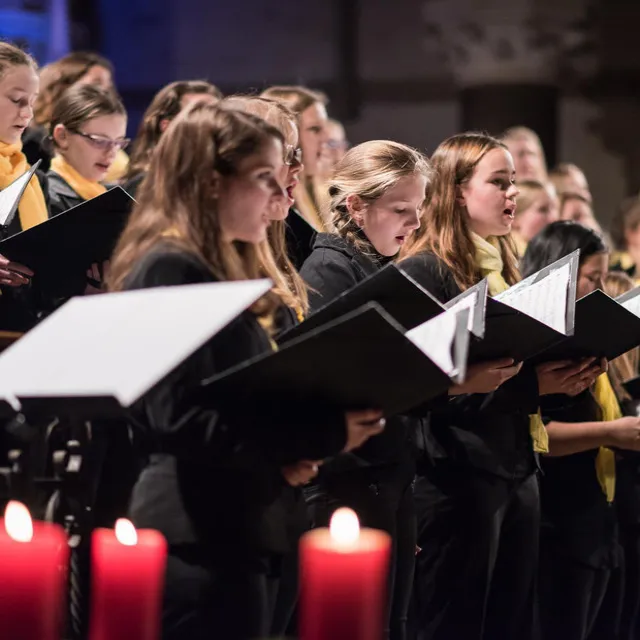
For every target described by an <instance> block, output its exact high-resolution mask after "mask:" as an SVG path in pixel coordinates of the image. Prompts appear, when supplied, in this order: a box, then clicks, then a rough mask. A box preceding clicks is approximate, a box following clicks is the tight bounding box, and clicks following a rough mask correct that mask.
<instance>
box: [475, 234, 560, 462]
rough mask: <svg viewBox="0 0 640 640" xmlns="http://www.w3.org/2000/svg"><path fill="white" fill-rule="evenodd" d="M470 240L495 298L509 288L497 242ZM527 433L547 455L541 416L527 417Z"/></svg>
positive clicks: (535, 447)
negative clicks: (503, 272)
mask: <svg viewBox="0 0 640 640" xmlns="http://www.w3.org/2000/svg"><path fill="white" fill-rule="evenodd" d="M471 239H472V240H473V244H474V245H475V249H476V256H475V261H476V264H477V265H478V268H479V269H480V271H481V272H482V275H483V276H484V277H485V278H486V279H487V283H488V285H489V293H490V294H491V295H492V296H496V295H498V294H499V293H502V292H503V291H506V290H507V289H508V288H509V285H508V284H507V281H506V280H505V279H504V277H503V275H502V268H503V266H504V265H503V263H502V255H501V254H500V249H499V248H498V240H497V239H496V238H493V237H492V238H490V239H489V240H485V239H484V238H481V237H480V236H479V235H477V234H475V233H472V234H471ZM529 433H530V434H531V440H532V441H533V450H534V451H535V452H536V453H549V435H548V434H547V430H546V429H545V426H544V422H542V415H541V414H540V410H539V409H538V413H534V414H531V415H530V416H529Z"/></svg>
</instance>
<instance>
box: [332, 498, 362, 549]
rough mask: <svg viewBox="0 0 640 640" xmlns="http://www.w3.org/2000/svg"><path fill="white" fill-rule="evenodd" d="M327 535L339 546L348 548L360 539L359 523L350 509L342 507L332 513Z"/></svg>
mask: <svg viewBox="0 0 640 640" xmlns="http://www.w3.org/2000/svg"><path fill="white" fill-rule="evenodd" d="M329 533H330V534H331V538H332V539H333V541H334V542H336V543H337V544H338V545H340V546H350V545H353V544H354V543H356V542H357V541H358V538H359V537H360V522H359V521H358V516H357V515H356V513H355V511H353V510H352V509H347V508H346V507H342V508H341V509H338V510H337V511H335V512H334V514H333V516H332V517H331V522H330V524H329Z"/></svg>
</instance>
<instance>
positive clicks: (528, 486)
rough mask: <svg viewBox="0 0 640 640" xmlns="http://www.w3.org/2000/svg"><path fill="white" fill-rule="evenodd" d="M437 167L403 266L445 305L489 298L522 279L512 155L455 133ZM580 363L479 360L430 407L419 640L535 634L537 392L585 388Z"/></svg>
mask: <svg viewBox="0 0 640 640" xmlns="http://www.w3.org/2000/svg"><path fill="white" fill-rule="evenodd" d="M432 165H433V169H434V172H435V177H434V180H433V181H432V183H431V184H430V186H429V187H428V189H427V198H426V206H425V212H424V225H423V227H422V228H421V229H420V233H419V235H418V236H414V239H413V242H412V244H411V246H409V247H408V250H407V251H406V257H407V259H406V260H403V261H401V262H400V268H401V269H403V270H404V271H406V272H407V273H408V274H409V275H411V276H412V277H413V278H415V279H416V280H417V281H418V282H419V283H420V284H422V285H423V286H424V287H425V288H427V289H428V290H429V291H430V292H431V293H433V294H434V295H435V296H436V297H437V298H438V299H440V300H441V301H442V302H447V301H448V300H450V299H452V298H454V297H455V296H457V295H458V294H459V293H460V292H461V291H463V290H465V289H467V288H469V287H471V286H473V285H474V284H476V283H477V282H479V281H480V280H481V279H482V278H483V277H486V278H487V279H488V284H489V290H490V292H491V294H492V295H495V294H497V293H499V292H500V291H503V290H505V289H506V288H508V286H509V285H511V284H514V283H515V282H516V281H517V280H518V278H519V275H518V272H517V268H516V258H515V254H514V250H513V247H512V244H511V242H510V241H509V240H508V239H507V236H508V234H509V231H510V228H511V224H512V222H513V217H514V216H513V214H514V210H515V199H516V196H517V194H518V190H517V188H516V186H515V171H514V168H513V160H512V158H511V155H510V154H509V152H508V151H507V149H506V147H505V146H504V145H503V144H501V143H500V142H499V141H497V140H495V139H493V138H490V137H488V136H484V135H480V134H461V135H458V136H453V137H452V138H449V139H448V140H446V141H445V142H443V143H442V144H441V145H440V146H439V147H438V149H437V150H436V152H435V154H434V155H433V157H432ZM584 369H585V364H584V363H580V364H578V365H573V366H567V363H554V364H553V365H550V366H547V367H543V368H541V369H540V370H539V371H538V372H536V370H535V369H533V368H528V367H524V368H522V369H521V365H519V364H514V363H513V362H512V361H510V360H502V361H496V362H489V363H484V364H480V365H477V366H473V367H470V370H469V372H468V375H467V381H466V382H465V383H464V384H463V385H461V386H459V387H457V388H454V389H451V390H450V392H449V393H450V395H449V398H448V399H446V398H445V399H443V401H442V403H441V405H440V406H439V407H434V408H433V411H431V413H430V416H429V426H428V429H426V430H425V431H424V432H423V434H422V439H421V440H422V442H421V444H422V453H423V455H422V458H421V462H420V465H419V470H418V471H419V477H418V480H417V483H416V505H417V510H418V546H419V547H420V548H421V549H422V550H421V552H420V553H419V554H418V560H417V571H416V581H415V627H416V630H417V635H418V637H419V638H420V639H424V640H427V639H428V640H458V639H461V638H464V639H465V640H467V639H468V640H471V639H473V640H507V639H508V640H512V639H515V638H518V640H526V639H527V638H532V637H534V635H533V633H534V632H533V625H534V584H535V575H536V570H537V551H538V527H539V502H538V484H537V479H536V477H535V472H536V460H535V455H534V443H535V444H536V446H537V448H538V449H539V450H544V448H545V444H546V442H545V441H546V438H545V435H546V434H545V432H544V427H543V425H542V423H541V420H540V417H539V415H538V405H539V394H544V393H550V392H552V391H555V390H557V389H570V388H573V386H572V385H578V387H579V385H584V387H586V385H587V384H588V383H589V381H590V380H591V379H592V377H593V376H594V375H595V372H594V371H589V370H586V371H585V370H584ZM582 376H586V378H585V380H584V381H582ZM584 387H583V388H584Z"/></svg>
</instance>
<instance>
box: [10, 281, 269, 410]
mask: <svg viewBox="0 0 640 640" xmlns="http://www.w3.org/2000/svg"><path fill="white" fill-rule="evenodd" d="M270 287H271V282H270V281H269V280H252V281H238V282H220V283H212V284H193V285H183V286H179V287H158V288H153V289H142V290H136V291H125V292H122V293H108V294H103V295H94V296H84V297H77V298H73V299H72V300H70V301H69V302H67V303H66V304H64V305H63V306H62V307H60V309H58V310H57V311H56V312H54V313H53V314H51V315H50V316H49V317H47V318H46V319H45V320H43V321H42V322H41V323H40V324H38V325H37V326H36V327H35V328H34V329H32V330H31V331H29V332H28V333H26V334H25V335H24V336H23V337H22V338H20V340H18V341H17V342H16V343H15V344H13V345H11V346H10V347H9V348H7V349H6V350H5V351H4V352H3V353H2V354H0V399H1V398H4V399H7V400H9V401H11V402H14V401H15V400H16V399H17V401H18V402H19V404H20V405H21V406H22V410H23V411H25V413H27V415H30V414H32V413H34V414H42V413H44V414H46V415H55V416H63V415H64V416H69V415H71V416H83V417H87V419H88V418H101V417H113V416H118V415H122V413H123V411H124V410H126V409H127V408H128V407H130V406H131V405H132V404H133V403H134V402H136V401H137V400H139V399H140V398H141V397H142V396H144V394H145V393H146V392H147V391H149V390H150V389H151V388H152V387H153V386H154V385H155V384H157V383H158V382H160V381H161V380H162V379H163V378H164V377H165V376H166V375H168V374H169V373H170V372H171V371H173V370H174V369H175V368H176V367H177V366H178V365H180V364H181V363H182V362H183V361H184V360H185V359H186V358H188V357H189V356H190V355H191V354H193V353H194V352H195V351H196V350H197V349H198V348H200V347H201V346H202V345H203V344H205V343H206V342H207V341H208V340H209V339H210V338H212V337H213V336H214V335H216V334H217V333H218V332H219V331H220V330H221V329H223V328H224V327H225V326H226V325H227V324H229V322H231V321H232V320H233V319H234V318H236V317H237V316H238V315H240V314H241V313H242V312H243V311H244V310H245V309H247V308H248V307H249V306H250V305H251V304H253V303H254V302H255V301H256V300H257V299H258V298H260V297H261V296H262V295H264V294H265V293H266V292H267V291H268V290H269V289H270Z"/></svg>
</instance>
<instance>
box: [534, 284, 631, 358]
mask: <svg viewBox="0 0 640 640" xmlns="http://www.w3.org/2000/svg"><path fill="white" fill-rule="evenodd" d="M629 293H632V292H629ZM625 295H626V294H625ZM636 295H637V294H636ZM634 300H635V296H633V297H632V298H630V299H627V304H628V303H629V302H633V301H634ZM638 345H640V317H638V315H636V314H635V313H633V312H632V311H631V310H630V309H629V308H627V306H626V304H625V301H623V302H622V303H621V302H620V298H618V299H617V300H614V299H613V298H610V297H609V296H608V295H607V294H606V293H604V291H601V290H600V289H598V290H596V291H593V292H592V293H590V294H589V295H586V296H585V297H584V298H580V300H578V301H577V302H576V311H575V331H574V334H573V336H571V337H569V338H567V339H566V340H564V341H563V342H561V343H560V344H558V345H556V346H554V347H552V348H551V349H547V350H545V351H544V353H542V354H540V356H539V359H540V360H545V361H550V360H563V359H565V358H571V359H576V358H584V357H591V356H595V357H598V358H606V359H607V360H613V359H614V358H617V357H618V356H620V355H622V354H623V353H626V352H627V351H630V350H631V349H633V348H634V347H637V346H638Z"/></svg>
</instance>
